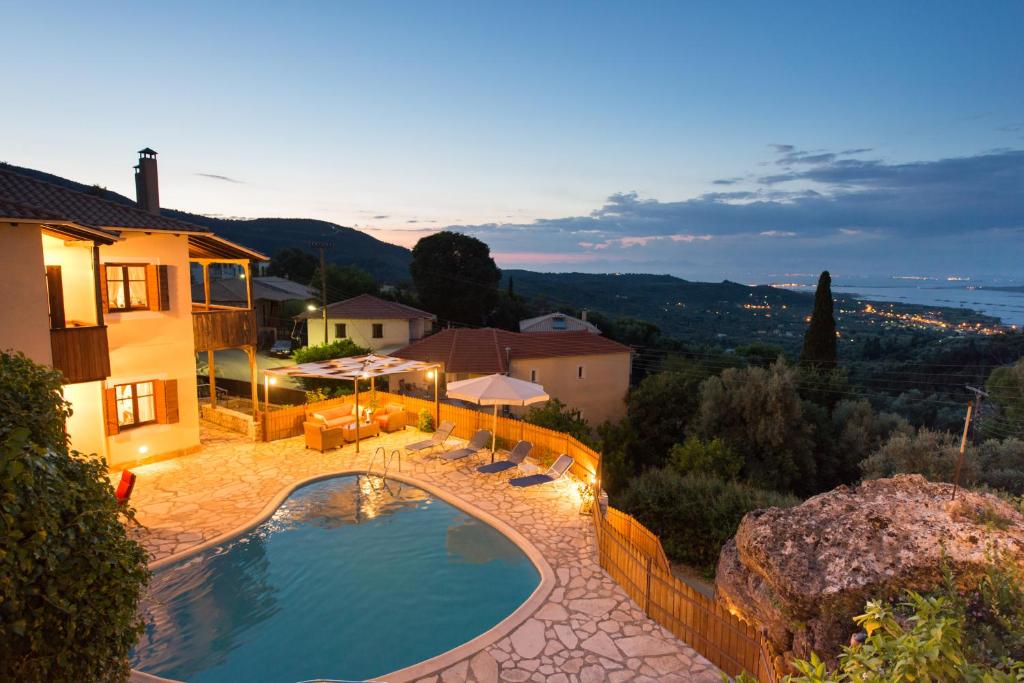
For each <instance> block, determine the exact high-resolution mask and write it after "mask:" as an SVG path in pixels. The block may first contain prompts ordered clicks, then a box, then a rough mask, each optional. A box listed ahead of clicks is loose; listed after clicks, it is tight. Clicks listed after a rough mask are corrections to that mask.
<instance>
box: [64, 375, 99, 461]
mask: <svg viewBox="0 0 1024 683" xmlns="http://www.w3.org/2000/svg"><path fill="white" fill-rule="evenodd" d="M64 398H65V399H66V400H67V401H68V402H69V403H71V410H72V413H71V417H70V418H69V419H68V421H67V425H66V428H67V433H68V437H69V439H70V441H71V447H72V448H74V449H75V450H77V451H81V452H82V453H89V454H91V453H96V454H97V455H101V456H103V457H107V435H106V428H105V423H104V418H103V382H81V383H79V384H65V385H64Z"/></svg>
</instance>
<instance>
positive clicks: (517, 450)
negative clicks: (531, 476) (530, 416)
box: [476, 441, 533, 474]
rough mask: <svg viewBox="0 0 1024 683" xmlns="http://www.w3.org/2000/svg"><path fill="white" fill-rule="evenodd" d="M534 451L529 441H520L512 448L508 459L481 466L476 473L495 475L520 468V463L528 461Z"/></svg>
mask: <svg viewBox="0 0 1024 683" xmlns="http://www.w3.org/2000/svg"><path fill="white" fill-rule="evenodd" d="M532 450H533V444H532V443H530V442H529V441H520V442H519V443H517V444H516V445H515V446H514V447H513V448H512V450H511V451H510V452H509V454H508V457H507V458H505V459H504V460H499V461H498V462H492V463H488V464H487V465H481V466H480V467H477V468H476V471H477V472H482V473H483V474H495V473H497V472H504V471H505V470H510V469H512V468H514V467H518V466H519V463H521V462H523V461H524V460H526V458H527V456H529V455H530V451H532Z"/></svg>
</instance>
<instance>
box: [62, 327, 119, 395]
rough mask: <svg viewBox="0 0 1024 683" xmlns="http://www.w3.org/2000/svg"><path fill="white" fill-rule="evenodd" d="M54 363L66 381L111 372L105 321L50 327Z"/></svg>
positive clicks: (90, 378) (100, 376)
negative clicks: (88, 324) (92, 323)
mask: <svg viewBox="0 0 1024 683" xmlns="http://www.w3.org/2000/svg"><path fill="white" fill-rule="evenodd" d="M50 351H51V353H52V355H53V367H55V368H56V369H58V370H60V371H61V372H62V373H64V383H65V384H77V383H78V382H93V381H96V380H101V379H106V378H107V377H109V376H110V349H109V347H108V345H107V328H106V326H104V325H92V326H88V327H63V328H60V329H53V330H50Z"/></svg>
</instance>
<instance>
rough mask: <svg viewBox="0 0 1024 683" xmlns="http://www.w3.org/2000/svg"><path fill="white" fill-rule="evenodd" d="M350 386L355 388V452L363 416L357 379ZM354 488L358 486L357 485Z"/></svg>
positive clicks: (357, 448)
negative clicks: (360, 412) (360, 409)
mask: <svg viewBox="0 0 1024 683" xmlns="http://www.w3.org/2000/svg"><path fill="white" fill-rule="evenodd" d="M352 386H354V387H355V390H356V392H355V393H356V453H358V452H359V427H360V423H361V422H362V421H363V416H362V415H360V414H359V379H358V378H357V379H354V380H352ZM356 488H359V487H358V486H357V487H356Z"/></svg>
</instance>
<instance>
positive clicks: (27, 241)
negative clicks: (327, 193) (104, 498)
mask: <svg viewBox="0 0 1024 683" xmlns="http://www.w3.org/2000/svg"><path fill="white" fill-rule="evenodd" d="M139 154H140V159H139V165H138V166H136V167H135V169H136V175H135V178H136V192H137V196H138V204H137V205H131V204H126V203H122V202H118V201H113V200H108V199H104V198H101V197H100V196H97V195H93V194H89V193H85V192H79V191H76V190H73V189H69V188H67V187H64V186H61V185H57V184H53V183H50V182H46V181H42V180H39V179H36V178H34V177H29V176H28V175H24V174H21V173H18V172H17V171H15V170H13V169H10V168H8V167H2V166H0V246H2V248H0V269H2V271H3V273H4V277H3V279H2V281H0V348H2V349H14V350H18V351H22V352H24V353H25V355H27V356H28V357H29V358H32V359H33V360H35V361H36V362H39V363H44V364H47V365H51V366H53V367H54V368H56V369H58V370H60V371H61V372H62V373H63V375H64V390H63V393H64V397H65V398H66V399H67V400H68V401H69V402H70V403H71V407H72V409H73V411H74V412H73V415H72V416H71V417H70V418H69V420H68V422H67V432H68V435H69V439H70V443H71V446H72V448H75V449H77V450H80V451H83V452H91V453H98V454H100V455H101V456H103V457H105V458H106V460H107V462H108V463H109V464H110V465H113V466H118V465H125V464H127V463H133V462H136V461H139V460H143V459H152V458H158V457H161V456H170V455H176V454H181V453H187V452H190V451H193V450H196V449H197V448H198V447H199V404H198V399H197V390H196V353H197V352H204V351H205V352H207V354H208V355H209V356H210V357H212V355H213V353H212V352H213V351H214V350H216V349H223V348H233V347H238V348H242V349H244V350H246V351H247V353H248V354H249V358H250V367H251V370H252V376H253V377H255V364H254V361H253V359H254V353H255V344H256V320H255V314H254V311H253V308H252V302H251V296H248V297H247V298H246V300H245V301H244V302H242V303H241V305H237V306H230V307H229V306H215V305H213V304H211V303H210V301H209V298H208V297H204V300H203V301H202V302H201V303H193V301H192V296H191V287H190V276H189V271H190V269H191V268H192V267H193V266H195V267H197V268H199V269H200V270H201V271H202V272H203V273H204V281H207V282H208V280H209V278H208V270H209V266H210V265H211V264H219V263H230V264H234V265H235V266H237V267H239V268H241V269H242V270H243V272H246V273H248V270H249V265H250V262H251V261H261V260H265V259H266V257H265V256H263V255H262V254H259V253H257V252H255V251H252V250H250V249H247V248H245V247H243V246H240V245H238V244H234V243H232V242H230V241H228V240H225V239H223V238H220V237H218V236H216V235H214V234H213V233H211V232H209V231H208V230H206V229H205V228H202V227H199V226H196V225H191V224H189V223H185V222H182V221H179V220H174V219H172V218H168V217H166V216H162V215H161V214H160V205H159V189H158V186H157V165H156V152H154V151H153V150H151V149H148V148H147V149H144V150H142V151H141V152H140V153H139ZM207 291H208V288H207ZM255 386H256V383H255V382H253V387H254V390H255ZM254 403H255V401H254Z"/></svg>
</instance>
